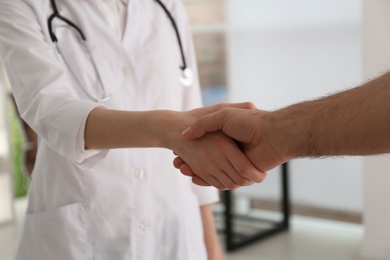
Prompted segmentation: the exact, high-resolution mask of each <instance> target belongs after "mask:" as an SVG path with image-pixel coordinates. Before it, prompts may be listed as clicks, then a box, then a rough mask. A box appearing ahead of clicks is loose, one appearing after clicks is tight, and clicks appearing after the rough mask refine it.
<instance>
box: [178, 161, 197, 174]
mask: <svg viewBox="0 0 390 260" xmlns="http://www.w3.org/2000/svg"><path fill="white" fill-rule="evenodd" d="M179 169H180V172H181V173H182V174H184V175H185V176H188V177H192V176H194V175H195V174H194V172H193V171H192V169H191V167H190V166H188V164H186V163H183V164H182V165H181V166H180V168H179Z"/></svg>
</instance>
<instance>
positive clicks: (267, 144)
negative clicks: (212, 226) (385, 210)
mask: <svg viewBox="0 0 390 260" xmlns="http://www.w3.org/2000/svg"><path fill="white" fill-rule="evenodd" d="M215 131H219V132H223V133H225V134H226V135H228V136H230V137H231V138H233V139H235V140H237V141H239V142H240V143H241V145H242V147H243V151H244V152H245V154H246V155H247V156H248V158H249V160H250V161H251V162H252V163H253V164H254V165H255V166H256V168H258V169H259V170H261V171H268V170H270V169H272V168H274V167H276V166H278V165H280V164H282V163H284V162H286V161H288V160H291V159H294V158H302V157H326V156H341V155H374V154H382V153H390V73H386V74H384V75H382V76H380V77H378V78H376V79H374V80H372V81H370V82H368V83H366V84H363V85H361V86H359V87H356V88H353V89H350V90H347V91H343V92H340V93H337V94H334V95H330V96H328V97H324V98H321V99H317V100H312V101H307V102H303V103H299V104H294V105H291V106H288V107H285V108H282V109H280V110H276V111H272V112H269V111H262V110H257V109H252V110H245V109H240V108H228V107H224V108H222V109H220V110H219V111H216V112H214V113H212V114H209V115H206V116H203V117H202V118H200V119H199V120H198V121H197V122H196V123H194V124H193V125H191V126H190V127H189V128H187V129H186V130H185V131H184V132H183V136H184V137H185V138H188V139H196V138H200V137H202V136H203V135H204V134H205V133H209V132H215ZM185 162H187V161H186V160H185V159H183V158H180V157H178V158H176V159H175V161H174V165H175V167H177V168H179V169H180V170H181V172H182V173H183V174H185V175H188V176H192V178H193V182H194V183H197V184H199V185H212V184H210V183H208V182H207V181H206V180H204V179H203V178H202V177H201V176H197V175H196V174H195V172H194V171H192V170H191V166H190V165H189V164H186V163H185Z"/></svg>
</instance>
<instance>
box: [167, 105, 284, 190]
mask: <svg viewBox="0 0 390 260" xmlns="http://www.w3.org/2000/svg"><path fill="white" fill-rule="evenodd" d="M272 113H273V112H266V111H261V110H257V109H240V108H229V107H224V108H222V109H220V110H218V111H216V112H214V113H211V114H209V115H206V116H203V117H201V118H200V119H199V120H197V122H196V123H194V124H193V125H191V126H190V127H188V128H187V129H186V130H185V131H184V132H183V136H184V137H185V138H187V139H195V140H202V138H204V137H202V136H204V135H205V134H206V135H207V133H209V132H223V133H224V134H226V135H228V136H229V137H231V138H233V139H235V140H236V141H238V142H239V143H240V146H241V148H242V150H243V151H244V153H245V155H246V156H247V157H248V159H249V160H250V161H251V162H252V163H253V165H254V166H255V167H256V168H257V169H259V170H260V171H262V172H266V171H268V170H271V169H273V168H274V167H276V166H278V165H280V164H282V163H284V162H286V161H287V160H288V159H289V157H288V156H286V155H285V154H286V153H284V151H283V148H284V147H283V145H280V144H277V142H278V139H279V137H278V135H279V132H278V131H275V129H274V128H273V120H272ZM284 130H285V131H288V129H284ZM201 137H202V138H201ZM276 144H277V145H276ZM174 165H175V167H176V168H179V169H180V170H181V172H182V173H183V174H184V175H187V176H192V178H193V182H195V183H199V184H201V185H206V184H207V183H205V182H202V180H201V177H200V176H198V175H197V174H196V172H195V171H194V170H193V169H192V168H191V165H189V164H188V162H187V161H186V159H185V158H182V157H180V156H179V157H177V158H176V159H175V160H174Z"/></svg>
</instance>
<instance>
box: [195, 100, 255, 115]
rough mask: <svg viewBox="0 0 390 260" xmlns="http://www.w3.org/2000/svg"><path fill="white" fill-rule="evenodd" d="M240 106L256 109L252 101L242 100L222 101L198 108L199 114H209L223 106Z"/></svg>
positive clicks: (241, 107)
mask: <svg viewBox="0 0 390 260" xmlns="http://www.w3.org/2000/svg"><path fill="white" fill-rule="evenodd" d="M227 107H231V108H240V109H256V107H255V105H254V104H253V103H252V102H241V103H220V104H216V105H212V106H208V107H202V108H198V109H196V110H197V112H198V116H202V115H208V114H211V113H214V112H217V111H219V110H221V109H223V108H227Z"/></svg>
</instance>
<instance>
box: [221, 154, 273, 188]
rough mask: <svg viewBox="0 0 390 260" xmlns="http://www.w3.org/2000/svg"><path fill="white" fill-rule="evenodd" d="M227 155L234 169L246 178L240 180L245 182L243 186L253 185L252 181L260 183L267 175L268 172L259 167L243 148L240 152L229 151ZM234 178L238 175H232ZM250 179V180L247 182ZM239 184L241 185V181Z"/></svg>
mask: <svg viewBox="0 0 390 260" xmlns="http://www.w3.org/2000/svg"><path fill="white" fill-rule="evenodd" d="M237 149H238V148H237ZM227 156H228V160H229V161H230V163H231V164H232V165H233V167H234V169H235V170H236V171H237V172H238V173H239V175H240V176H241V177H242V178H244V179H245V180H246V181H245V180H242V179H239V180H238V181H242V184H244V185H241V186H247V185H251V183H250V182H256V183H260V182H262V181H264V179H265V177H266V176H267V173H266V172H263V171H261V170H259V169H257V168H256V167H255V166H254V165H253V164H252V163H251V161H250V160H249V159H248V157H246V155H245V154H244V153H243V152H242V151H241V150H239V151H238V152H237V151H234V150H233V152H230V153H228V154H227ZM232 178H234V179H235V178H237V177H236V176H232ZM248 180H249V181H250V182H247V181H248ZM238 184H239V185H240V184H241V183H238Z"/></svg>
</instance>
